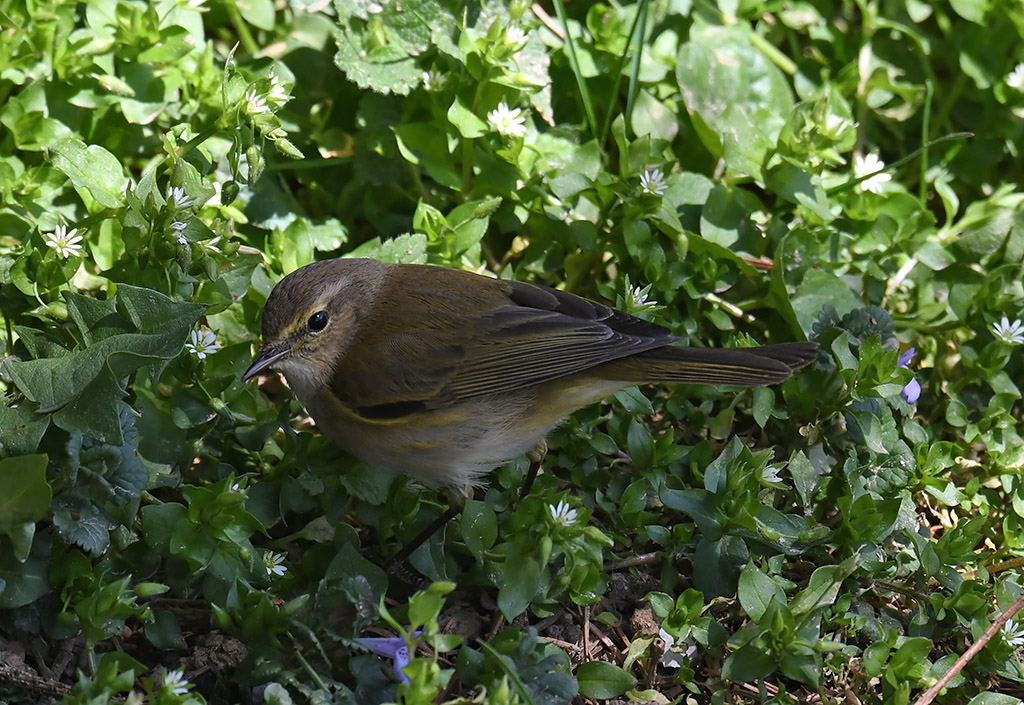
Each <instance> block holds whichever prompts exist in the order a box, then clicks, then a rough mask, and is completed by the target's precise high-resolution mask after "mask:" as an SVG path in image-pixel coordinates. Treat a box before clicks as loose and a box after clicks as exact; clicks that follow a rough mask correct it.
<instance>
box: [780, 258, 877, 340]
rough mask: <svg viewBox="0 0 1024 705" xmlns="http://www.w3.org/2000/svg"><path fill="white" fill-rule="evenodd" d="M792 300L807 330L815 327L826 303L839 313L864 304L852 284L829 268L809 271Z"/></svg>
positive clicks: (801, 322)
mask: <svg viewBox="0 0 1024 705" xmlns="http://www.w3.org/2000/svg"><path fill="white" fill-rule="evenodd" d="M791 301H792V303H793V311H794V313H796V317H797V320H798V321H799V322H800V327H801V328H802V329H803V330H805V331H809V330H812V329H813V327H814V322H815V321H816V320H818V314H819V313H821V309H822V307H823V306H824V305H825V304H830V305H832V306H834V307H835V308H836V310H837V311H838V312H839V315H844V314H847V313H849V312H850V311H853V310H854V309H857V308H861V307H862V306H863V305H864V302H863V301H861V299H860V297H859V296H857V294H855V293H854V291H853V289H851V288H850V285H849V284H847V283H846V282H845V281H843V280H842V279H840V278H839V277H837V276H836V275H835V274H833V273H832V271H831V270H828V269H812V270H811V271H809V272H807V274H806V275H805V276H804V278H803V281H801V282H800V284H799V285H797V287H796V293H794V294H793V296H792V299H791Z"/></svg>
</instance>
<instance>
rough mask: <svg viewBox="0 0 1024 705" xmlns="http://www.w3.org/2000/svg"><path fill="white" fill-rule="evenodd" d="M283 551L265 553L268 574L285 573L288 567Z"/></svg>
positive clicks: (265, 565)
mask: <svg viewBox="0 0 1024 705" xmlns="http://www.w3.org/2000/svg"><path fill="white" fill-rule="evenodd" d="M284 558H285V556H284V554H283V553H272V552H271V551H267V552H266V553H264V554H263V567H264V568H266V569H267V575H277V576H281V575H284V574H285V572H286V571H287V570H288V567H287V566H286V565H285V564H284Z"/></svg>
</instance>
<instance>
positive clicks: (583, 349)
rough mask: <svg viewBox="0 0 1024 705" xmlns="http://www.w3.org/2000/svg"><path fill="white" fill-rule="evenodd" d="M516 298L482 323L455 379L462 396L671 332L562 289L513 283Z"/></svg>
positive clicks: (665, 340)
mask: <svg viewBox="0 0 1024 705" xmlns="http://www.w3.org/2000/svg"><path fill="white" fill-rule="evenodd" d="M511 285H512V291H511V292H510V296H509V299H510V302H511V303H510V305H507V306H502V307H500V308H498V309H495V310H494V311H493V312H492V313H491V314H490V315H488V316H485V317H483V318H482V319H481V320H480V322H479V327H478V334H477V336H475V337H474V339H473V341H472V342H471V343H470V344H468V345H467V346H466V352H467V355H466V358H465V360H464V361H463V363H462V364H461V365H460V366H459V368H458V369H457V371H456V374H455V375H454V376H453V378H452V380H451V381H450V383H449V388H450V390H451V392H452V393H453V394H454V395H455V396H456V397H458V398H464V397H470V396H476V395H482V394H497V393H502V392H508V391H511V390H514V389H521V388H523V387H528V386H531V385H534V384H539V383H541V382H545V381H549V380H552V379H557V378H559V377H565V376H567V375H571V374H575V373H577V372H582V371H583V370H588V369H590V368H592V367H596V366H597V365H601V364H604V363H606V362H609V361H611V360H617V359H619V358H623V357H627V356H630V355H635V354H637V353H640V352H644V351H646V350H652V349H655V348H660V347H662V346H665V345H668V344H670V343H672V342H673V340H674V338H673V337H672V336H671V335H670V334H669V332H668V331H667V330H666V329H664V328H662V327H661V326H657V325H655V324H653V323H648V322H647V321H643V320H641V319H639V318H636V317H634V316H630V315H629V314H626V313H623V312H621V311H616V310H614V309H611V308H608V307H607V306H602V305H601V304H598V303H595V302H593V301H588V300H587V299H583V298H580V297H578V296H574V295H573V294H567V293H565V292H562V291H558V290H556V289H549V288H547V287H540V286H535V285H531V284H523V283H520V282H512V284H511Z"/></svg>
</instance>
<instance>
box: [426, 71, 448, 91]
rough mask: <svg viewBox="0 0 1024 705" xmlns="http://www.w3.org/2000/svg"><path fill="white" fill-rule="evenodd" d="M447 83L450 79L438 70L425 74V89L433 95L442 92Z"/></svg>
mask: <svg viewBox="0 0 1024 705" xmlns="http://www.w3.org/2000/svg"><path fill="white" fill-rule="evenodd" d="M447 81H448V77H447V76H445V75H444V74H443V73H441V72H440V71H438V70H437V69H431V70H430V71H424V72H423V87H424V88H426V89H427V90H428V91H430V92H432V93H433V92H434V91H439V90H441V88H443V87H444V84H445V83H447Z"/></svg>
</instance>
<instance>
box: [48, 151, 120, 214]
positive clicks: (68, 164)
mask: <svg viewBox="0 0 1024 705" xmlns="http://www.w3.org/2000/svg"><path fill="white" fill-rule="evenodd" d="M50 160H51V161H52V163H53V165H54V166H55V167H56V168H58V169H60V170H61V171H63V172H64V173H65V174H67V176H68V178H69V179H71V183H73V184H74V185H75V188H77V189H78V190H79V191H80V192H81V191H87V192H88V193H89V195H90V196H92V199H93V200H94V201H96V203H98V204H100V205H101V206H104V207H106V208H119V207H121V206H122V205H124V198H125V196H124V193H125V189H126V188H128V177H126V176H125V174H124V167H123V166H122V165H121V162H119V161H118V159H117V157H115V156H114V155H113V154H111V153H110V152H108V151H107V150H106V149H104V148H103V147H100V146H99V145H95V144H93V145H86V143H85V142H83V141H82V140H80V139H78V138H77V137H69V138H67V139H65V140H61V141H60V142H58V143H57V144H55V145H54V146H53V147H52V148H51V150H50Z"/></svg>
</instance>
